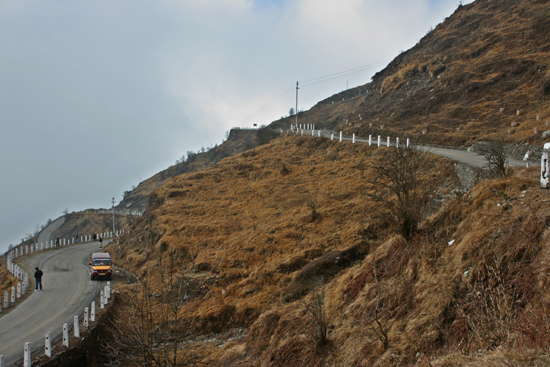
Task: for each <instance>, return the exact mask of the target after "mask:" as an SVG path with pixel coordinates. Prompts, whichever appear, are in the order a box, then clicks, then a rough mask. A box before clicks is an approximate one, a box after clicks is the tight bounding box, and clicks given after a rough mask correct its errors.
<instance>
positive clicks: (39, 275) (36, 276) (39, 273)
mask: <svg viewBox="0 0 550 367" xmlns="http://www.w3.org/2000/svg"><path fill="white" fill-rule="evenodd" d="M35 270H36V271H35V272H34V280H35V283H36V287H35V288H34V291H35V292H36V291H37V290H38V286H39V285H40V290H42V275H44V273H43V272H42V270H40V269H38V266H37V267H36V268H35Z"/></svg>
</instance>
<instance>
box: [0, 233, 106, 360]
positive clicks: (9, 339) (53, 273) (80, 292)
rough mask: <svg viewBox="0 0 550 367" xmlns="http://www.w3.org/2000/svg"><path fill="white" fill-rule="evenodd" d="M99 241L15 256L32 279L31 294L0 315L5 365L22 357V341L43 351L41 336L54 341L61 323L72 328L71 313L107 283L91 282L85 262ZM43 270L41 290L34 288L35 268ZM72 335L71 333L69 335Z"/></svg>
mask: <svg viewBox="0 0 550 367" xmlns="http://www.w3.org/2000/svg"><path fill="white" fill-rule="evenodd" d="M100 251H101V250H100V248H99V243H98V242H89V243H83V244H76V245H71V246H63V247H59V248H57V249H52V250H44V251H40V252H35V253H33V254H31V255H26V256H22V257H19V258H18V259H16V261H15V262H16V263H17V264H18V265H20V266H22V267H23V269H24V270H25V271H26V272H27V274H28V275H29V277H30V278H31V285H30V286H29V290H28V292H32V294H31V295H30V296H29V298H27V299H26V300H25V301H24V302H22V303H21V304H18V305H17V306H16V308H15V309H13V310H12V311H11V312H10V313H8V314H6V315H4V316H2V317H0V355H4V364H3V366H2V367H4V366H10V365H11V364H13V363H15V362H17V361H18V360H21V359H22V358H23V351H24V348H25V342H30V343H31V344H30V345H31V350H32V351H33V352H35V351H38V350H40V353H43V352H44V335H45V334H46V333H47V332H50V335H51V337H52V339H53V340H55V339H56V338H58V337H59V336H61V335H62V331H63V323H65V322H66V323H68V324H69V327H70V329H71V330H72V325H73V319H74V316H77V315H79V316H80V315H82V314H83V313H84V308H85V307H89V306H90V304H91V302H92V301H93V300H95V301H96V307H97V308H99V304H98V302H97V298H98V297H97V295H98V294H99V292H100V290H101V289H102V288H103V286H104V285H105V284H106V283H105V282H100V281H91V280H90V272H89V266H88V263H89V261H90V255H91V254H92V253H93V252H100ZM36 266H38V267H39V268H41V269H42V270H43V272H44V276H43V278H42V284H43V288H44V289H43V290H42V291H37V292H35V291H34V278H33V274H34V268H35V267H36ZM70 335H72V332H71V334H70Z"/></svg>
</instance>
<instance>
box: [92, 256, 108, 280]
mask: <svg viewBox="0 0 550 367" xmlns="http://www.w3.org/2000/svg"><path fill="white" fill-rule="evenodd" d="M112 277H113V264H112V263H111V255H109V254H108V253H107V252H94V253H93V254H92V262H91V263H90V279H91V280H94V279H100V278H105V279H112Z"/></svg>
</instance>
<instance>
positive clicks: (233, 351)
mask: <svg viewBox="0 0 550 367" xmlns="http://www.w3.org/2000/svg"><path fill="white" fill-rule="evenodd" d="M383 149H386V148H379V149H378V148H374V147H368V146H365V145H353V144H349V143H342V144H340V143H337V142H332V141H329V140H326V139H316V138H311V137H297V136H287V137H283V138H280V139H278V140H276V141H274V142H272V143H271V144H269V145H266V146H264V147H260V148H256V149H255V150H254V151H249V152H246V153H244V154H241V155H239V156H236V157H232V158H226V159H224V160H223V161H222V162H220V163H218V164H217V165H216V166H215V167H213V168H211V169H208V170H204V171H201V172H199V173H190V174H185V175H181V176H178V177H176V178H173V179H171V180H170V181H169V182H167V183H166V184H164V185H163V186H162V187H160V188H159V189H157V190H156V191H155V193H154V194H153V195H152V197H151V201H150V207H149V209H148V211H147V212H146V213H145V215H144V217H143V218H142V219H140V221H139V222H137V223H136V224H135V225H134V228H132V229H131V231H130V233H129V234H128V235H125V236H123V238H122V239H121V243H120V245H111V246H110V247H109V249H108V250H109V251H110V252H111V253H112V254H113V256H114V258H115V262H116V263H117V264H119V265H120V266H123V267H125V268H127V269H128V270H131V271H133V272H135V273H136V274H138V275H139V276H140V278H141V279H144V280H148V286H149V287H151V293H152V294H158V296H155V297H157V298H158V297H160V298H162V293H163V292H161V291H160V289H162V285H161V284H162V283H161V282H158V281H154V280H153V278H152V277H151V275H150V274H151V272H152V271H154V269H156V268H158V266H159V264H164V265H163V266H164V267H166V266H167V264H169V263H170V264H173V266H174V269H177V271H175V272H174V273H173V274H180V275H181V276H182V277H185V279H186V281H187V282H192V284H193V289H195V290H196V291H194V293H189V294H188V295H187V296H186V299H185V302H183V303H182V304H180V305H179V306H178V308H177V312H176V314H177V319H178V320H179V321H178V322H181V324H179V325H185V327H181V328H178V331H177V333H176V332H175V331H174V330H172V332H173V333H175V334H174V335H173V338H177V339H178V340H181V342H179V344H178V343H176V345H179V347H178V348H182V352H181V353H183V351H184V350H192V351H193V353H197V355H199V356H201V358H202V362H204V363H206V364H207V365H212V366H285V365H288V364H289V363H294V364H297V365H303V366H323V365H327V364H328V365H334V366H371V365H376V366H378V365H380V366H396V365H403V366H406V365H418V366H429V365H430V363H431V365H440V366H444V365H452V363H456V364H455V365H464V366H466V365H468V366H470V365H471V366H474V365H483V363H485V362H483V361H492V362H490V363H494V365H499V364H498V363H500V362H497V361H502V360H504V359H506V358H508V359H509V360H510V361H521V360H533V361H539V362H540V363H542V361H544V360H545V359H544V358H546V357H545V356H546V353H547V345H548V336H547V335H548V327H547V325H550V324H548V321H549V320H547V316H546V315H547V309H548V299H547V298H548V297H547V296H546V295H545V292H544V289H546V287H547V283H548V280H549V279H548V277H547V275H546V272H545V264H546V263H547V261H548V260H547V257H548V256H550V253H548V251H547V249H546V247H547V244H548V243H549V239H550V230H548V225H549V224H550V206H549V205H548V200H549V198H548V193H547V191H544V190H542V189H539V187H538V181H537V173H538V172H537V170H536V169H534V168H530V169H517V170H516V171H514V172H512V173H511V175H510V176H509V177H507V178H504V179H497V180H488V181H483V182H481V183H479V184H478V185H477V186H476V187H475V188H474V189H472V190H471V191H470V192H469V193H467V194H464V195H457V194H456V192H457V190H458V187H457V186H456V183H457V182H458V180H457V179H456V178H455V177H453V176H454V174H453V168H452V164H451V163H450V162H449V161H446V160H443V159H439V158H436V157H431V158H429V161H428V162H429V163H427V165H428V167H430V168H429V170H428V171H427V172H426V175H428V177H430V179H432V180H434V178H439V179H436V180H434V182H436V183H437V186H436V187H435V189H434V190H433V191H431V196H430V197H431V199H432V200H435V199H436V198H437V199H438V200H436V201H437V202H442V203H443V206H442V207H440V206H437V207H436V208H432V209H431V210H430V211H426V212H424V217H423V219H422V221H421V223H420V226H419V228H418V231H417V232H416V234H414V235H413V236H412V237H411V238H410V239H409V240H406V239H405V238H403V237H402V236H401V235H399V234H398V231H396V230H395V229H394V227H393V226H391V224H390V223H388V221H387V220H386V219H385V218H386V217H385V216H384V215H381V214H382V213H381V210H382V209H381V208H380V207H379V206H378V205H376V203H374V202H373V201H371V200H369V196H368V195H366V194H367V191H368V190H369V187H368V184H367V180H368V177H370V175H372V172H373V171H371V170H372V166H371V165H370V164H369V162H370V161H371V160H372V159H373V158H375V157H377V156H379V155H380V154H383V152H382V150H383ZM313 203H314V204H313ZM313 211H315V215H313ZM148 274H149V275H148ZM180 275H178V276H180ZM186 284H187V283H186ZM189 284H191V283H189ZM155 287H157V288H158V289H157V290H155ZM121 317H122V320H124V316H122V315H121ZM161 324H163V323H161ZM235 330H237V331H238V330H241V331H242V332H241V333H239V332H236V331H235ZM235 333H237V334H238V336H235ZM176 334H177V335H176ZM323 335H326V338H325V337H324V336H323ZM207 340H210V341H209V342H208V341H207ZM496 351H499V352H498V353H497V352H496ZM449 361H454V362H449ZM539 362H537V363H539ZM487 363H489V362H487ZM534 363H535V362H534ZM501 365H502V364H501Z"/></svg>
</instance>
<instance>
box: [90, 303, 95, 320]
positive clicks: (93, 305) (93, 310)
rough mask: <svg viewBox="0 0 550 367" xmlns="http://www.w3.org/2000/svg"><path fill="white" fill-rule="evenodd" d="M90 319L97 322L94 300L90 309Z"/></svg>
mask: <svg viewBox="0 0 550 367" xmlns="http://www.w3.org/2000/svg"><path fill="white" fill-rule="evenodd" d="M90 321H91V322H95V301H92V306H91V310H90Z"/></svg>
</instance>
